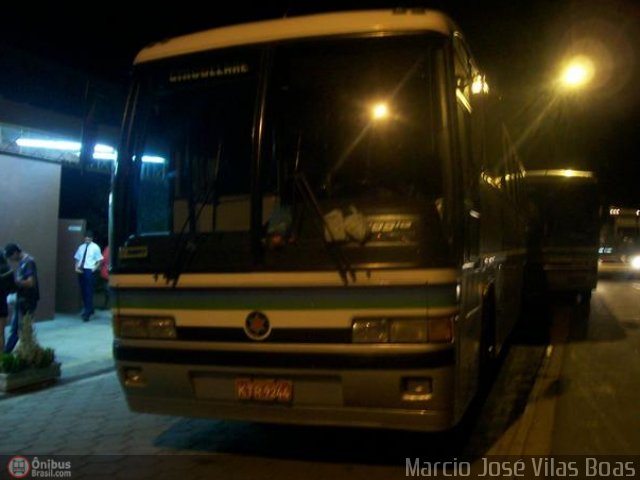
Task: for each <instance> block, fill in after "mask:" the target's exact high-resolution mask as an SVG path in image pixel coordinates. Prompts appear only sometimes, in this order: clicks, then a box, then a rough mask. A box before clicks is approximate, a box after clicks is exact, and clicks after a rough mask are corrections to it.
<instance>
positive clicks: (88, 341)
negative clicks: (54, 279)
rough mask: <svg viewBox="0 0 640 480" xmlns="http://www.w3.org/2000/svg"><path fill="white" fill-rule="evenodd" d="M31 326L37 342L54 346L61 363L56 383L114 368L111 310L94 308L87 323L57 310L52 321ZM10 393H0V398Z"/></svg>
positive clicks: (56, 356) (78, 317)
mask: <svg viewBox="0 0 640 480" xmlns="http://www.w3.org/2000/svg"><path fill="white" fill-rule="evenodd" d="M34 328H35V332H36V337H37V339H38V342H39V343H40V345H42V346H43V347H50V348H53V349H54V350H55V359H56V361H57V362H60V363H61V376H60V379H59V380H58V383H60V382H65V383H66V382H70V381H74V380H78V379H81V378H86V377H89V376H92V375H98V374H100V373H104V372H107V371H110V370H113V368H114V361H113V355H112V344H113V330H112V329H111V311H110V310H96V313H95V315H93V316H92V317H91V320H90V321H88V322H83V321H82V318H80V316H79V315H71V314H63V313H56V315H55V317H54V319H53V320H43V321H39V322H36V323H35V324H34ZM16 393H20V392H16ZM11 395H13V393H11V392H10V393H7V394H4V393H2V392H0V399H1V398H2V397H3V396H11Z"/></svg>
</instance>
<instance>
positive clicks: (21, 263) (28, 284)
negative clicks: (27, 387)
mask: <svg viewBox="0 0 640 480" xmlns="http://www.w3.org/2000/svg"><path fill="white" fill-rule="evenodd" d="M4 253H5V256H6V257H7V260H10V261H12V262H14V263H16V264H17V266H16V269H15V276H14V282H15V286H16V293H17V296H16V305H15V306H14V308H13V315H12V316H11V328H10V330H9V338H7V343H6V345H5V346H4V352H5V353H10V352H12V351H13V349H14V347H15V346H16V343H18V336H19V330H20V318H21V317H24V316H25V315H27V314H30V315H32V314H33V312H35V310H36V307H37V305H38V300H40V289H39V285H38V269H37V267H36V262H35V260H34V259H33V257H32V256H31V255H29V254H28V253H26V252H23V251H22V249H21V248H20V247H19V246H18V245H17V244H15V243H9V244H7V246H6V247H5V249H4Z"/></svg>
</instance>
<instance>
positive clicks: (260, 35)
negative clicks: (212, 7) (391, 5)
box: [134, 9, 458, 64]
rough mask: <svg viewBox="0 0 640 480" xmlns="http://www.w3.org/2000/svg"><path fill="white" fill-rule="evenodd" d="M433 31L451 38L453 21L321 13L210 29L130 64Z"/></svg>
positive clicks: (431, 14) (413, 14)
mask: <svg viewBox="0 0 640 480" xmlns="http://www.w3.org/2000/svg"><path fill="white" fill-rule="evenodd" d="M410 31H433V32H437V33H441V34H444V35H452V34H453V33H454V32H456V31H458V28H457V27H456V25H455V24H454V23H453V21H452V20H451V19H450V18H449V17H448V16H446V15H445V14H443V13H441V12H438V11H435V10H423V9H417V10H367V11H352V12H339V13H322V14H315V15H306V16H299V17H289V18H281V19H275V20H263V21H259V22H251V23H243V24H238V25H231V26H226V27H220V28H214V29H211V30H206V31H202V32H198V33H193V34H190V35H184V36H180V37H175V38H171V39H168V40H165V41H162V42H158V43H155V44H153V45H150V46H148V47H146V48H144V49H142V50H141V51H140V52H139V53H138V55H137V56H136V58H135V60H134V64H140V63H145V62H150V61H154V60H160V59H163V58H169V57H175V56H179V55H185V54H189V53H196V52H201V51H205V50H213V49H218V48H226V47H232V46H237V45H250V44H257V43H267V42H274V41H280V40H290V39H295V38H312V37H327V36H332V35H346V34H368V33H373V34H376V33H377V34H382V33H387V32H410Z"/></svg>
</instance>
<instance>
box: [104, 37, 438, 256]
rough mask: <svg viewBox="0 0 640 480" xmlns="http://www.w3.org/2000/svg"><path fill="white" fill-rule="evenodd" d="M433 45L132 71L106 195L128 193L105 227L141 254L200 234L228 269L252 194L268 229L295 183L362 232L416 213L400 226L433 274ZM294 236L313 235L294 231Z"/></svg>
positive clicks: (293, 201)
mask: <svg viewBox="0 0 640 480" xmlns="http://www.w3.org/2000/svg"><path fill="white" fill-rule="evenodd" d="M371 42H375V48H371V47H372V45H371ZM442 45H443V40H442V39H440V37H438V36H435V35H434V36H427V35H401V36H391V37H389V38H379V37H377V38H350V39H333V40H322V41H304V42H293V43H284V44H281V45H276V46H259V47H255V46H249V47H241V48H233V49H226V50H221V51H213V52H206V53H200V54H197V55H190V56H185V57H179V58H177V59H176V58H174V59H170V60H165V61H162V62H156V63H151V64H148V65H143V66H141V67H139V69H138V71H137V74H138V77H137V78H138V91H137V97H136V99H135V103H134V107H133V110H132V114H131V115H130V116H129V121H130V125H129V127H128V131H130V132H132V134H131V138H130V140H129V142H128V145H127V146H125V148H123V149H122V151H121V153H120V160H119V163H120V162H122V163H125V164H127V165H129V167H130V168H126V169H120V168H119V169H118V170H119V173H117V175H120V176H121V179H120V181H119V182H116V188H119V189H125V190H126V191H128V192H129V193H128V195H119V197H120V198H124V199H125V200H124V201H125V204H122V205H119V206H117V207H116V210H115V212H116V216H122V217H123V218H122V220H125V217H126V220H125V221H122V222H116V223H117V224H116V225H114V228H115V229H116V230H118V229H119V230H118V231H119V234H118V237H119V238H120V239H121V241H123V242H124V240H125V239H129V240H131V239H134V240H133V243H135V242H136V240H135V239H136V238H138V239H139V238H142V237H145V240H144V242H145V244H147V245H148V244H149V243H150V242H153V241H162V240H161V239H162V238H168V237H172V236H175V235H178V234H180V235H181V234H184V233H191V234H198V235H201V236H205V237H207V236H208V237H210V238H209V240H206V241H208V242H214V243H213V244H211V245H212V246H213V245H214V244H215V242H218V244H219V243H220V242H224V241H228V242H229V244H228V245H227V247H225V249H224V251H226V252H227V253H228V254H230V255H226V257H225V258H226V259H227V261H231V260H229V259H230V258H232V257H234V254H233V252H235V256H236V257H238V258H240V257H243V256H246V255H245V254H246V253H247V249H248V248H249V247H248V243H249V237H250V235H251V230H252V226H251V219H252V216H251V208H252V207H251V205H252V203H251V196H252V189H259V190H260V192H259V194H258V195H259V196H261V197H262V219H263V225H262V226H261V228H265V229H267V228H268V226H267V224H268V222H269V219H270V218H271V217H273V214H274V211H279V210H280V211H281V210H282V209H283V208H284V209H285V210H286V213H287V215H288V214H289V212H290V211H293V214H294V215H295V213H296V211H297V210H300V208H301V207H300V205H299V204H300V203H301V199H300V187H299V184H300V179H301V178H304V183H305V184H306V185H308V190H309V192H308V194H309V195H310V196H311V199H312V200H313V201H314V202H317V205H318V206H319V207H320V211H321V213H327V212H329V211H331V210H333V209H336V208H338V209H342V210H343V211H344V212H345V214H346V213H348V212H349V211H358V212H362V213H363V214H364V215H365V218H367V219H368V221H369V223H371V222H373V221H374V220H375V218H374V217H375V215H378V214H379V215H381V214H382V213H386V214H387V215H388V214H390V213H391V214H395V213H398V214H400V213H402V214H407V215H409V214H411V215H417V217H415V218H414V220H412V223H411V222H410V223H406V224H405V225H413V227H415V228H414V230H416V231H417V230H420V231H424V232H427V235H428V236H430V237H432V238H433V242H432V243H433V244H434V245H435V244H437V245H438V248H434V251H433V252H431V253H430V254H429V258H431V261H436V263H437V262H440V263H442V261H443V260H442V259H443V258H446V248H443V247H442V245H441V243H442V231H441V226H440V219H441V218H442V197H443V188H442V185H443V178H442V168H441V162H442V159H441V158H439V156H438V155H437V152H438V151H439V150H438V145H437V140H436V137H437V129H436V125H437V121H436V120H435V116H436V112H437V108H442V107H441V104H440V103H441V102H440V100H438V99H437V98H436V95H437V92H438V91H437V89H436V88H435V87H434V86H433V85H434V83H435V82H434V75H435V73H434V72H435V71H436V70H437V69H438V68H440V69H443V67H442V66H441V65H439V64H438V63H437V62H438V61H440V62H441V61H442V60H438V59H440V58H441V56H440V55H437V52H439V51H440V50H441V49H442V48H443V47H442ZM265 78H266V80H264V79H265ZM258 137H259V138H260V139H261V140H260V141H261V143H260V145H259V146H257V143H258V142H257V141H256V138H258ZM256 149H259V151H260V153H259V154H257V153H256ZM256 156H258V157H259V161H255V160H253V159H254V158H255V157H256ZM124 172H127V173H126V179H125V173H124ZM130 172H133V174H131V173H130ZM254 193H255V192H254ZM307 210H309V208H307ZM316 216H317V215H316ZM412 218H413V217H412ZM316 220H317V219H316ZM392 220H396V221H400V220H402V219H400V218H395V219H393V218H392ZM290 223H291V224H292V225H289V227H290V228H294V227H295V225H294V224H296V220H295V218H294V219H292V220H291V221H290ZM298 223H300V222H298ZM301 223H302V224H304V222H301ZM307 223H311V222H307ZM413 227H412V228H413ZM418 227H419V228H418ZM381 228H382V227H381ZM389 228H390V227H389ZM297 233H298V235H297V238H300V239H301V241H304V238H305V236H306V237H307V238H311V237H315V238H316V239H318V238H321V237H322V232H321V231H320V232H318V231H317V229H315V230H313V229H305V228H304V226H303V227H300V231H299V232H297ZM220 234H224V235H223V237H224V238H222V237H221V236H220ZM411 235H414V237H411ZM411 235H409V236H406V235H405V237H406V238H409V237H411V238H415V235H417V233H415V232H414V233H412V234H411ZM153 239H156V240H153ZM116 240H117V239H116ZM314 248H316V247H314ZM317 248H321V247H317ZM423 250H424V249H423ZM232 251H233V252H232ZM308 253H309V252H306V253H305V254H304V255H302V256H301V258H303V259H304V258H308V257H309V254H308ZM212 255H213V254H212ZM311 257H313V255H311ZM301 258H297V259H296V262H298V263H299V262H300V261H301ZM219 260H220V259H219ZM281 260H282V259H281ZM414 260H415V259H414ZM325 261H326V259H325ZM206 263H207V259H206V258H204V259H200V260H199V264H200V265H204V264H206ZM213 263H215V262H213ZM284 263H286V261H285V262H284ZM281 264H283V263H282V261H281ZM316 266H318V265H316ZM203 268H204V267H203ZM241 268H250V267H249V266H247V265H245V266H244V267H241Z"/></svg>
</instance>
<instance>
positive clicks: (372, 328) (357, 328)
mask: <svg viewBox="0 0 640 480" xmlns="http://www.w3.org/2000/svg"><path fill="white" fill-rule="evenodd" d="M452 340H453V317H435V318H427V317H398V318H356V319H354V320H353V324H352V341H353V343H450V342H451V341H452Z"/></svg>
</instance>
